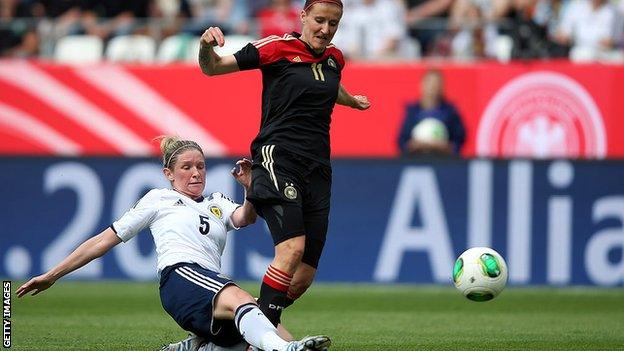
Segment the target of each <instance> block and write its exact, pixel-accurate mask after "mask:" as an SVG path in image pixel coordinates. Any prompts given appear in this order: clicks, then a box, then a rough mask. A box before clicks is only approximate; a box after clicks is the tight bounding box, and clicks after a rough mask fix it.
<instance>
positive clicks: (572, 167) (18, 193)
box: [0, 157, 624, 286]
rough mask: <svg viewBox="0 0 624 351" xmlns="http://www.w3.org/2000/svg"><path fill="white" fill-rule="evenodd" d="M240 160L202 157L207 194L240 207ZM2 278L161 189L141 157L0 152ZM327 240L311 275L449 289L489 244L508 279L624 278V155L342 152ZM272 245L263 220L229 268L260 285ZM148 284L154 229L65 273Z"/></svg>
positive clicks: (156, 169)
mask: <svg viewBox="0 0 624 351" xmlns="http://www.w3.org/2000/svg"><path fill="white" fill-rule="evenodd" d="M233 162H234V159H229V158H214V159H209V160H208V165H209V168H208V176H207V182H206V183H207V186H208V188H207V191H208V192H212V191H221V192H223V193H225V194H226V195H229V196H231V197H233V198H234V199H235V200H237V201H239V202H240V201H242V198H241V197H242V189H240V188H239V187H238V186H237V185H236V184H235V181H234V180H233V178H232V177H231V176H230V174H229V170H230V169H231V167H232V164H233ZM0 163H1V164H2V172H0V184H4V186H3V188H2V189H3V194H4V198H3V204H2V206H1V211H0V216H1V218H0V219H1V223H2V226H3V228H2V246H0V276H3V277H11V278H15V279H17V278H24V277H27V276H29V275H33V274H38V273H41V272H43V271H44V270H46V269H48V268H50V267H51V266H52V265H54V264H56V263H57V262H59V261H60V260H61V259H62V258H63V257H64V256H65V255H67V254H68V253H69V252H70V251H71V250H73V249H74V248H75V247H76V246H77V245H78V244H79V243H80V242H82V241H83V240H85V239H86V238H87V237H88V236H89V235H92V234H94V233H98V232H99V231H101V230H103V229H104V228H106V227H107V226H109V225H110V224H111V223H112V221H113V220H114V219H116V218H118V217H119V216H120V215H121V214H122V213H124V211H126V210H127V209H128V208H130V207H132V205H133V204H134V203H135V202H136V201H137V199H138V198H140V197H141V196H142V194H143V193H145V192H146V191H147V189H150V188H153V187H167V186H168V184H167V182H166V181H165V180H164V177H163V176H162V172H161V166H160V165H159V164H158V162H157V161H155V160H154V159H147V158H134V159H132V158H113V157H109V158H105V157H100V158H54V157H50V158H36V157H30V158H29V157H26V158H19V157H3V158H1V159H0ZM333 175H334V183H333V199H332V212H331V220H330V227H329V237H328V242H327V245H326V248H325V253H324V256H323V258H322V260H321V263H320V269H319V273H318V280H320V281H332V282H336V281H341V282H344V281H347V282H380V283H390V282H392V283H394V282H402V283H438V284H447V283H450V279H451V278H450V276H451V270H452V267H453V261H454V259H455V257H456V256H457V255H458V254H459V253H461V252H462V251H463V250H464V249H466V248H467V247H470V246H481V245H485V246H491V247H494V248H495V249H496V250H497V251H499V252H500V253H501V254H502V255H503V256H504V257H505V258H506V259H507V262H508V265H509V279H510V282H511V283H512V284H519V285H523V284H547V285H600V286H622V285H623V283H624V259H623V256H622V250H623V249H624V248H623V246H624V245H623V242H624V241H623V238H624V182H622V178H623V176H624V161H570V160H553V161H530V160H510V161H502V160H498V161H494V160H487V159H474V160H429V161H427V160H391V159H336V160H334V169H333ZM272 253H273V247H272V245H271V241H270V236H269V235H268V233H267V232H266V228H265V226H264V224H263V221H259V222H258V223H257V224H256V225H253V226H251V227H249V228H244V229H242V230H241V231H239V232H236V233H235V234H233V235H231V236H230V239H229V244H228V248H227V252H226V255H225V256H224V259H223V270H224V272H226V273H228V274H230V275H232V276H234V277H235V278H236V279H244V280H247V279H249V280H258V279H260V277H261V275H262V274H263V272H264V271H265V267H266V265H267V263H268V262H269V260H270V259H271V257H272ZM73 276H74V278H81V279H102V278H105V279H135V280H150V279H155V277H156V272H155V252H154V248H153V244H152V238H151V235H150V234H149V233H148V232H145V233H141V234H139V235H138V236H137V237H136V238H134V239H133V240H131V241H129V242H128V243H125V244H120V245H119V246H118V247H116V248H115V249H114V252H112V253H109V254H108V255H106V256H104V257H103V258H102V259H100V260H97V261H94V262H92V263H91V264H89V265H88V266H86V267H84V268H83V269H81V270H79V271H77V272H75V273H74V274H73Z"/></svg>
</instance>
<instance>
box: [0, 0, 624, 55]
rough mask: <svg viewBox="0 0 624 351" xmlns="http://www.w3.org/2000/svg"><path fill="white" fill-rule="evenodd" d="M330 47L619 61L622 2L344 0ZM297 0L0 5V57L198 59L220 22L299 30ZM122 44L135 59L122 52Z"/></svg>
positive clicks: (243, 37) (23, 1)
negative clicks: (203, 41) (202, 41)
mask: <svg viewBox="0 0 624 351" xmlns="http://www.w3.org/2000/svg"><path fill="white" fill-rule="evenodd" d="M343 2H344V4H345V12H344V16H343V20H342V22H341V27H340V30H339V31H338V34H337V35H336V37H335V39H334V42H335V43H336V45H337V46H338V47H340V48H341V49H342V50H343V51H344V52H345V54H346V56H347V57H348V58H349V59H352V60H377V61H380V60H384V61H385V60H416V59H420V58H431V57H434V58H440V57H441V58H453V59H478V58H496V59H498V60H501V61H507V60H510V59H543V58H561V57H569V58H571V59H573V60H577V61H592V60H601V61H610V62H616V63H624V51H623V50H624V0H614V1H608V0H343ZM302 4H303V1H300V0H131V1H127V0H0V56H1V57H20V58H32V57H42V58H56V59H57V60H60V61H63V60H66V61H72V60H73V59H75V58H76V57H78V59H79V60H82V61H85V60H89V59H90V60H100V59H109V60H116V59H119V60H126V61H147V62H152V61H160V62H169V61H175V60H189V61H192V60H195V59H196V56H195V53H194V51H193V50H194V49H196V45H197V42H198V36H199V35H200V34H201V33H202V32H203V30H204V29H205V28H207V27H208V26H215V25H216V26H220V27H221V28H222V29H223V30H224V32H225V33H226V34H227V35H228V36H229V37H230V39H231V40H230V41H231V42H232V43H233V44H234V46H233V47H232V49H231V50H235V49H237V48H238V47H240V46H242V43H245V42H248V41H249V40H253V39H255V38H260V37H264V36H267V35H270V34H278V35H281V34H283V33H285V32H291V31H296V30H298V29H299V25H300V23H299V12H300V10H301V7H302ZM128 48H130V49H131V51H133V53H131V54H128Z"/></svg>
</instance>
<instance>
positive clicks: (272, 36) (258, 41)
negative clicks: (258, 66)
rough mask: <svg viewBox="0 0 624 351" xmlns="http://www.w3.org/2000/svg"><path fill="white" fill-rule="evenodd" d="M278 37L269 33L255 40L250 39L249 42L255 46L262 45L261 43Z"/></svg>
mask: <svg viewBox="0 0 624 351" xmlns="http://www.w3.org/2000/svg"><path fill="white" fill-rule="evenodd" d="M278 39H280V37H278V36H277V35H269V36H268V37H266V38H262V39H258V40H256V41H252V42H251V44H252V45H253V46H255V47H258V46H262V45H263V44H266V43H268V42H271V41H274V40H278Z"/></svg>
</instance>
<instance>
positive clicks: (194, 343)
mask: <svg viewBox="0 0 624 351" xmlns="http://www.w3.org/2000/svg"><path fill="white" fill-rule="evenodd" d="M203 343H204V339H202V338H200V337H199V336H197V335H193V334H189V336H188V338H186V339H184V340H182V341H178V342H176V343H173V344H169V345H165V346H163V348H162V349H160V351H197V350H199V347H200V346H201V345H202V344H203Z"/></svg>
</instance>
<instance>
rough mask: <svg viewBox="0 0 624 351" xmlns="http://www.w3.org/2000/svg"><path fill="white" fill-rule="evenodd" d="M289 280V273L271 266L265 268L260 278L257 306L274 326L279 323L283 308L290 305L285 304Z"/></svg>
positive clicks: (290, 277) (290, 278)
mask: <svg viewBox="0 0 624 351" xmlns="http://www.w3.org/2000/svg"><path fill="white" fill-rule="evenodd" d="M291 280H292V276H291V275H288V274H287V273H285V272H282V271H280V270H278V269H276V268H275V267H273V266H269V267H268V268H267V271H266V273H265V275H264V278H262V286H261V287H260V297H259V298H258V306H259V307H260V310H261V311H262V313H264V315H265V316H266V317H267V318H268V319H269V321H271V323H273V325H274V326H277V325H278V324H279V323H280V319H281V316H282V311H283V310H284V308H286V307H287V306H290V304H287V300H288V299H287V298H286V294H287V292H288V288H289V287H290V281H291Z"/></svg>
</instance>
